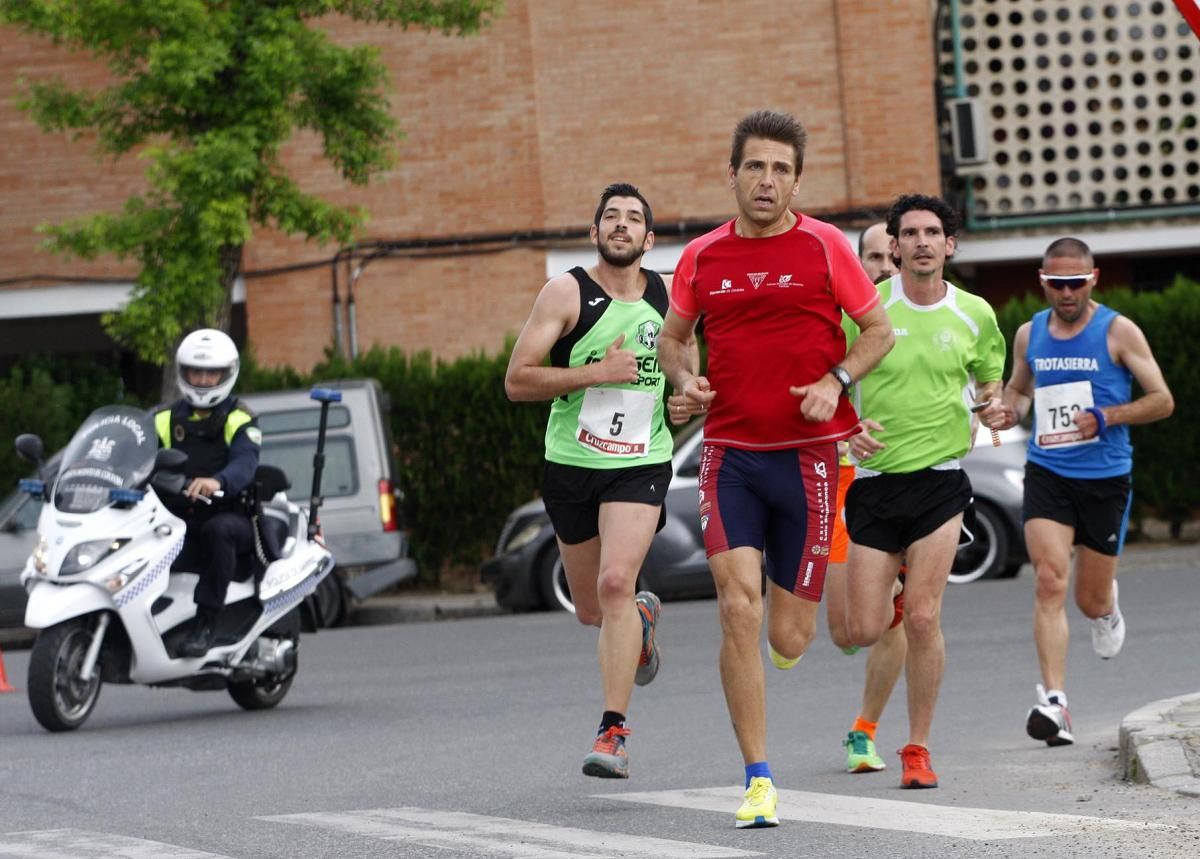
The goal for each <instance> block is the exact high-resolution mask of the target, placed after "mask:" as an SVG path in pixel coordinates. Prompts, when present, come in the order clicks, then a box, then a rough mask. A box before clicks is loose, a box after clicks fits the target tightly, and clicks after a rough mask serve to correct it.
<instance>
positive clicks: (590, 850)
mask: <svg viewBox="0 0 1200 859" xmlns="http://www.w3.org/2000/svg"><path fill="white" fill-rule="evenodd" d="M257 819H258V820H266V821H273V822H277V823H293V824H300V825H302V826H316V827H319V828H321V829H332V830H335V831H337V832H342V833H345V834H347V835H356V836H359V837H364V838H375V839H383V840H387V841H396V842H400V843H406V842H407V843H410V844H421V845H424V846H429V847H439V848H442V849H446V850H453V851H458V852H460V853H462V854H463V855H465V856H470V857H473V859H474V857H482V856H487V857H489V859H491V858H492V857H495V859H500V858H501V857H503V859H723V857H739V856H761V855H762V854H761V853H755V852H750V851H746V850H736V849H734V848H731V847H719V846H716V845H712V844H691V843H688V842H686V841H671V840H668V839H665V838H651V837H648V836H643V835H624V834H621V833H617V832H600V831H596V830H589V829H575V828H572V827H566V826H550V825H548V824H545V823H530V822H528V821H524V820H512V819H509V818H505V817H485V816H483V815H480V814H466V813H464V812H454V811H433V810H429V809H424V808H377V809H371V810H367V811H346V812H311V813H304V814H284V815H277V816H272V817H260V818H257Z"/></svg>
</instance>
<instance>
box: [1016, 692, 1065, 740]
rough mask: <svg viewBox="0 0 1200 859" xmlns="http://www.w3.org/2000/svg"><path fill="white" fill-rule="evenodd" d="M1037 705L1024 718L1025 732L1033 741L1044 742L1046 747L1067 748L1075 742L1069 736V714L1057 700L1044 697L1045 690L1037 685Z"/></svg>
mask: <svg viewBox="0 0 1200 859" xmlns="http://www.w3.org/2000/svg"><path fill="white" fill-rule="evenodd" d="M1037 694H1038V705H1037V706H1036V707H1033V708H1031V709H1030V710H1029V715H1028V716H1026V717H1025V731H1026V733H1028V734H1029V736H1031V737H1033V738H1034V739H1035V740H1045V741H1046V745H1048V746H1069V745H1071V743H1073V742H1075V737H1074V735H1072V734H1071V714H1070V713H1068V712H1067V708H1066V707H1064V706H1063V705H1062V704H1060V703H1059V702H1058V701H1057V700H1055V701H1051V700H1050V699H1049V698H1048V697H1046V689H1045V687H1043V686H1042V684H1041V683H1039V684H1038V685H1037Z"/></svg>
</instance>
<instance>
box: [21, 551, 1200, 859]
mask: <svg viewBox="0 0 1200 859" xmlns="http://www.w3.org/2000/svg"><path fill="white" fill-rule="evenodd" d="M1139 557H1140V558H1141V561H1139V563H1138V564H1137V566H1134V565H1131V564H1127V565H1126V569H1125V572H1124V573H1123V577H1122V589H1121V603H1122V608H1123V610H1124V612H1125V615H1126V619H1127V622H1128V624H1129V637H1128V640H1127V642H1126V645H1125V649H1124V651H1123V652H1122V653H1121V655H1120V656H1119V657H1118V658H1117V659H1115V660H1112V661H1110V662H1102V661H1101V660H1099V659H1098V658H1096V657H1095V656H1094V655H1093V654H1092V652H1091V648H1090V643H1089V638H1088V630H1087V627H1086V624H1085V622H1084V621H1083V619H1082V618H1081V617H1080V615H1079V614H1078V612H1077V611H1074V610H1073V611H1072V613H1071V623H1072V636H1073V638H1072V641H1073V647H1072V650H1071V655H1070V661H1069V667H1068V688H1067V691H1068V693H1069V694H1070V696H1071V709H1072V715H1073V717H1074V720H1075V735H1076V737H1077V743H1076V745H1074V746H1070V747H1064V748H1057V749H1049V748H1046V747H1045V746H1044V745H1042V744H1039V743H1035V742H1034V741H1032V740H1030V739H1029V738H1028V737H1026V736H1025V733H1024V717H1025V712H1026V710H1027V709H1028V707H1029V706H1031V704H1032V703H1033V702H1034V688H1033V687H1034V684H1035V683H1036V682H1037V679H1038V678H1037V672H1036V658H1035V654H1034V646H1033V641H1032V637H1031V633H1030V605H1031V600H1032V578H1031V576H1030V574H1029V571H1028V569H1026V570H1025V571H1024V572H1023V574H1022V576H1021V577H1019V578H1018V579H1016V580H1012V581H1002V582H979V583H976V584H973V585H969V586H964V587H955V588H951V589H950V591H949V593H948V597H947V600H946V606H945V611H944V627H945V635H946V642H947V673H946V679H945V682H944V684H943V688H942V696H941V705H940V707H939V710H938V718H937V720H936V722H935V725H934V738H933V743H932V748H933V762H934V766H935V769H936V770H937V771H938V774H939V776H940V778H941V782H942V786H941V787H940V788H939V789H937V790H931V791H905V790H900V789H899V788H898V778H899V773H898V769H899V761H898V758H897V757H896V756H895V755H894V754H893V750H895V749H898V748H899V747H900V746H901V745H903V743H904V741H905V716H904V706H903V698H902V696H903V683H901V686H900V687H899V688H898V689H897V693H896V698H895V699H894V701H893V704H892V705H891V706H890V707H889V710H888V712H887V713H885V715H884V719H883V723H882V724H881V726H880V738H879V739H880V751H881V753H882V754H884V757H885V759H886V760H887V761H888V764H889V768H888V770H887V771H885V772H883V773H877V774H867V775H854V776H852V775H848V774H846V773H845V772H843V771H842V767H843V766H844V760H845V759H844V752H843V750H842V748H841V745H840V741H841V739H842V738H843V737H844V736H845V733H846V731H847V730H848V728H849V725H850V723H851V721H852V720H853V717H854V715H855V710H856V707H857V704H858V699H859V694H860V684H861V679H862V671H863V664H864V655H863V654H860V655H858V656H854V657H847V656H844V655H842V654H841V652H840V651H838V650H837V649H836V648H834V647H833V646H832V645H831V644H830V643H829V642H828V639H827V638H825V637H824V631H822V634H821V636H820V637H819V638H818V640H817V642H816V644H815V645H814V647H813V649H812V650H811V651H810V653H809V654H808V655H807V656H806V657H805V658H804V660H803V661H802V662H801V663H800V665H799V666H798V667H797V668H796V669H795V670H793V671H791V672H787V673H783V672H778V671H775V670H773V669H768V670H769V672H770V673H769V674H768V698H769V702H770V703H769V706H770V711H769V720H770V749H771V752H770V759H771V764H772V769H773V770H774V774H775V776H776V783H777V784H778V785H779V787H780V788H781V789H782V790H783V794H782V796H781V802H780V814H781V816H782V817H783V818H784V819H783V824H782V825H781V826H780V827H779V828H777V829H772V830H757V831H740V832H739V831H736V830H735V829H734V828H733V811H734V809H735V808H736V806H737V804H738V800H739V794H740V784H739V783H740V781H741V777H742V769H741V761H740V759H739V756H738V753H737V747H736V744H735V742H734V738H733V733H732V730H731V728H730V727H729V723H728V718H727V715H726V711H725V705H724V701H723V698H722V695H721V688H720V681H719V678H718V675H717V670H716V655H717V648H718V630H717V623H716V616H715V608H716V606H715V603H714V602H712V601H698V602H683V603H668V604H666V605H665V606H664V610H663V619H662V626H661V631H660V636H661V638H660V641H661V643H662V646H663V649H664V657H663V668H662V671H661V673H660V675H659V678H658V679H657V680H656V681H655V683H654V684H653V685H651V686H649V687H646V688H645V689H642V690H639V691H638V693H637V694H636V695H635V698H634V704H633V708H632V710H633V712H632V713H631V714H630V726H631V728H632V729H633V735H632V736H631V737H630V740H629V749H630V759H631V768H632V772H633V777H632V778H631V779H630V780H629V781H628V782H617V781H606V780H594V779H588V778H585V777H584V776H582V775H580V773H579V766H580V761H581V758H582V756H583V755H584V753H585V752H586V751H587V749H588V747H589V744H590V739H591V736H592V735H593V733H594V729H595V723H596V722H597V720H598V717H599V710H600V701H599V693H598V680H597V671H596V667H595V657H594V642H595V634H594V632H593V631H591V630H588V629H584V628H582V627H580V626H579V625H578V624H577V623H575V621H574V620H573V619H572V618H570V617H568V616H566V615H562V614H538V615H519V616H502V617H489V618H479V619H473V620H461V621H452V622H437V623H413V624H403V625H396V626H380V627H370V628H351V629H340V630H332V631H324V632H321V633H320V634H319V635H316V636H311V637H308V638H306V639H305V640H304V642H303V647H302V651H301V670H300V675H299V677H298V679H297V681H296V683H295V685H294V686H293V689H292V692H291V694H290V696H289V697H288V698H287V699H286V700H285V701H284V702H283V704H282V705H281V706H280V707H279V708H278V709H276V710H274V711H268V712H265V713H245V712H242V711H240V710H239V709H238V708H237V707H236V705H234V704H233V702H232V701H231V700H230V699H229V698H228V697H227V696H226V695H225V694H224V693H211V692H210V693H194V692H188V691H185V690H179V689H162V690H154V689H140V688H130V687H119V686H106V687H105V688H104V690H103V692H102V694H101V697H100V702H99V704H98V707H97V710H96V712H95V713H94V715H93V716H92V718H91V720H90V721H89V722H88V723H87V724H86V725H85V726H84V727H83V728H82V729H81V730H79V731H77V732H75V733H72V734H67V735H50V734H47V733H45V732H44V731H42V730H41V729H40V728H39V727H38V726H37V724H36V722H35V721H34V720H33V717H32V716H31V715H30V713H29V708H28V703H27V701H26V700H25V696H24V694H23V693H21V694H5V695H0V856H19V857H34V859H38V858H39V857H77V859H90V857H98V859H99V857H113V856H128V857H138V859H147V857H160V856H161V857H172V859H176V857H188V859H207V857H230V859H258V858H259V857H263V859H265V857H271V859H284V858H285V857H287V859H307V857H384V856H388V857H395V856H402V857H418V859H425V857H437V859H454V857H460V856H461V857H514V859H550V857H563V859H567V857H593V859H594V857H608V856H613V857H617V856H621V857H679V859H691V858H692V857H723V856H747V855H762V856H770V857H809V856H811V857H825V856H846V857H850V856H853V857H860V856H864V855H870V854H873V853H881V854H883V855H888V856H889V857H917V856H933V855H938V856H943V855H950V856H984V857H991V856H1021V857H1029V856H1043V855H1046V856H1049V855H1054V856H1111V857H1119V856H1121V857H1123V856H1162V857H1172V856H1181V857H1182V856H1189V857H1194V856H1196V855H1200V819H1198V818H1197V815H1196V805H1195V800H1188V799H1185V798H1182V797H1179V796H1178V795H1176V794H1173V793H1170V792H1166V791H1162V790H1158V789H1156V788H1153V787H1149V786H1144V785H1131V784H1127V783H1124V782H1122V781H1121V780H1120V778H1119V775H1118V769H1117V753H1116V748H1117V730H1118V726H1119V724H1120V721H1121V719H1122V718H1123V717H1124V716H1125V715H1126V714H1128V713H1129V712H1131V711H1132V710H1135V709H1137V708H1138V707H1140V706H1142V705H1143V704H1145V703H1147V702H1149V701H1151V700H1154V699H1157V698H1163V697H1167V696H1171V695H1177V694H1182V693H1189V692H1195V691H1197V689H1200V675H1197V673H1196V665H1197V661H1196V660H1197V657H1196V654H1197V652H1200V627H1198V625H1197V624H1196V622H1195V605H1196V590H1197V580H1196V565H1195V564H1194V563H1186V562H1180V561H1179V560H1178V558H1177V557H1175V558H1172V557H1165V558H1160V559H1158V560H1155V556H1153V555H1144V556H1139ZM6 662H7V665H8V673H9V677H10V679H11V680H12V681H13V682H14V684H15V685H18V686H23V685H24V674H25V669H26V665H27V662H28V652H27V651H8V652H7V653H6Z"/></svg>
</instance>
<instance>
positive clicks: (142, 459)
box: [54, 406, 158, 513]
mask: <svg viewBox="0 0 1200 859" xmlns="http://www.w3.org/2000/svg"><path fill="white" fill-rule="evenodd" d="M156 453H158V437H157V436H156V435H155V432H154V423H153V421H152V420H151V418H150V416H149V415H148V414H147V413H146V412H144V411H142V410H140V409H135V408H131V407H129V406H104V407H103V408H100V409H97V410H96V411H94V412H92V413H91V414H90V415H88V418H87V420H85V421H84V422H83V425H82V426H81V427H80V428H79V430H78V431H77V432H76V433H75V437H74V438H72V439H71V443H70V444H69V445H67V449H66V451H65V452H64V453H63V458H62V465H61V467H60V468H59V472H58V481H57V482H56V483H55V484H54V507H55V509H57V510H60V511H62V512H63V513H92V512H94V511H96V510H99V509H100V508H102V507H105V506H107V505H108V504H109V503H110V501H109V491H110V490H112V489H132V488H136V487H140V486H141V485H142V484H143V483H145V481H146V479H147V478H148V477H149V476H150V472H151V471H152V470H153V469H154V457H155V454H156Z"/></svg>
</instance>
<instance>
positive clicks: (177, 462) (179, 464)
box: [154, 447, 188, 471]
mask: <svg viewBox="0 0 1200 859" xmlns="http://www.w3.org/2000/svg"><path fill="white" fill-rule="evenodd" d="M187 460H188V455H187V454H186V453H184V452H183V451H182V450H178V449H177V448H173V447H164V448H161V449H160V450H159V451H158V453H156V454H155V455H154V470H155V471H182V470H183V467H184V466H185V465H186V464H187Z"/></svg>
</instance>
